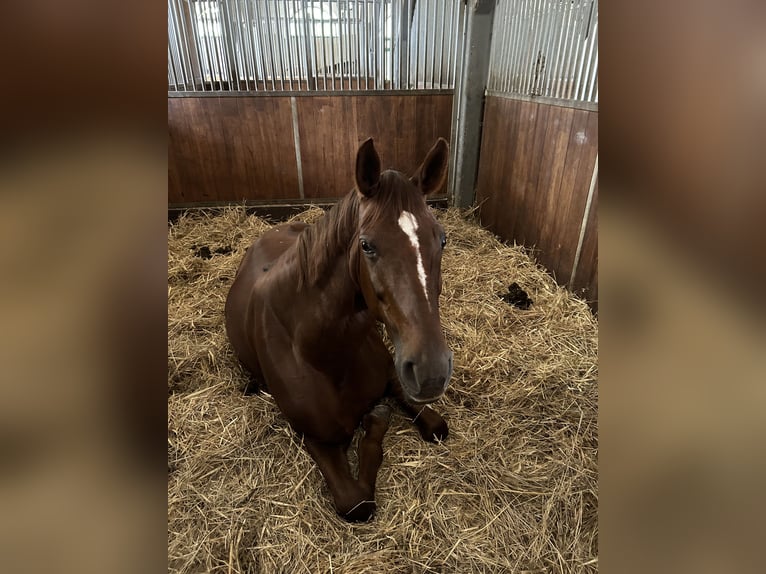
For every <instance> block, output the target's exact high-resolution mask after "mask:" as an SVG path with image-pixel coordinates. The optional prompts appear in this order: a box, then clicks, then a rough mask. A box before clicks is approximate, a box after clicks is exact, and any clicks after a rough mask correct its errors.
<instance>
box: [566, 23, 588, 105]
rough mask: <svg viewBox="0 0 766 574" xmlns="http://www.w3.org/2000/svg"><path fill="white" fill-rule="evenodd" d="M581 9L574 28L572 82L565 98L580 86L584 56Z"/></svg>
mask: <svg viewBox="0 0 766 574" xmlns="http://www.w3.org/2000/svg"><path fill="white" fill-rule="evenodd" d="M582 15H583V14H582V10H581V11H580V22H579V23H578V26H577V28H576V32H575V35H576V36H577V38H576V51H575V55H574V60H573V61H572V79H573V81H572V83H571V84H570V86H569V90H568V91H567V98H573V97H575V94H576V93H577V90H578V89H579V86H580V77H581V75H582V66H583V58H584V57H585V38H584V37H583V34H582V27H583V25H584V20H583V18H582Z"/></svg>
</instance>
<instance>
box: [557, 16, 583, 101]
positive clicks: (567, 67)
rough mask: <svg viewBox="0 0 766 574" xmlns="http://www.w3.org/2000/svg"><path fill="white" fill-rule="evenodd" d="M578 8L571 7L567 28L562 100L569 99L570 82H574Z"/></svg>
mask: <svg viewBox="0 0 766 574" xmlns="http://www.w3.org/2000/svg"><path fill="white" fill-rule="evenodd" d="M578 8H579V6H577V5H573V6H572V23H571V25H570V26H569V34H570V38H569V51H568V52H567V60H566V62H565V63H564V74H565V76H566V78H567V83H566V86H565V88H564V90H563V91H562V94H561V96H562V97H563V98H569V93H570V92H571V90H572V82H573V81H574V67H575V65H576V62H577V60H576V59H575V57H576V55H577V48H578V46H577V44H578V42H577V33H576V31H577V26H578V21H579V19H580V14H579V10H578Z"/></svg>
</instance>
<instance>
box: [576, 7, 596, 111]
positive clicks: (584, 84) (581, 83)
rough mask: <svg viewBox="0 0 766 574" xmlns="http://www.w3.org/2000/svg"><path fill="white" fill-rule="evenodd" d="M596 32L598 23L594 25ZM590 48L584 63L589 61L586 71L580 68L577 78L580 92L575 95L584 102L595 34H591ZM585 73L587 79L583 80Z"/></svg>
mask: <svg viewBox="0 0 766 574" xmlns="http://www.w3.org/2000/svg"><path fill="white" fill-rule="evenodd" d="M593 27H594V30H597V29H598V22H596V23H595V24H594V26H593ZM588 43H589V44H590V46H589V47H588V55H587V56H586V57H585V58H583V61H587V66H586V67H585V70H583V69H582V66H581V67H580V73H579V74H578V77H577V85H578V92H577V93H576V94H575V99H578V100H582V99H583V98H584V97H585V91H586V88H587V84H588V76H589V75H590V65H591V60H592V59H593V46H594V44H595V42H594V41H593V33H592V32H591V34H590V38H589V42H588ZM583 71H584V72H585V79H584V80H583Z"/></svg>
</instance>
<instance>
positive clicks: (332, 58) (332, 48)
mask: <svg viewBox="0 0 766 574" xmlns="http://www.w3.org/2000/svg"><path fill="white" fill-rule="evenodd" d="M332 2H333V0H328V12H329V18H330V75H331V76H332V89H333V90H334V89H336V88H335V35H334V34H333V31H332ZM322 30H323V31H324V13H323V14H322Z"/></svg>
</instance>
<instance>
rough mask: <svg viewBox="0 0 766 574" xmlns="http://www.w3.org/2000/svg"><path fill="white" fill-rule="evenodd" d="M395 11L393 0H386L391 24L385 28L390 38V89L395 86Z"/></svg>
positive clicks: (387, 36)
mask: <svg viewBox="0 0 766 574" xmlns="http://www.w3.org/2000/svg"><path fill="white" fill-rule="evenodd" d="M395 13H396V10H395V9H394V1H393V0H388V14H389V16H390V22H391V26H389V27H387V28H386V31H387V35H386V38H388V39H390V43H389V48H390V50H389V51H390V52H391V54H390V55H391V57H390V58H389V66H390V71H391V80H390V82H391V83H390V86H391V89H392V90H393V89H394V88H395V86H394V75H395V74H394V61H395V60H394V52H395V50H396V41H395V38H396V35H395V33H396V28H394V14H395ZM388 21H389V19H387V20H386V22H388Z"/></svg>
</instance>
